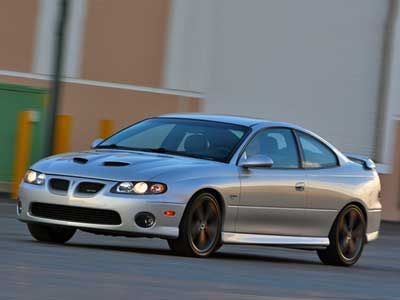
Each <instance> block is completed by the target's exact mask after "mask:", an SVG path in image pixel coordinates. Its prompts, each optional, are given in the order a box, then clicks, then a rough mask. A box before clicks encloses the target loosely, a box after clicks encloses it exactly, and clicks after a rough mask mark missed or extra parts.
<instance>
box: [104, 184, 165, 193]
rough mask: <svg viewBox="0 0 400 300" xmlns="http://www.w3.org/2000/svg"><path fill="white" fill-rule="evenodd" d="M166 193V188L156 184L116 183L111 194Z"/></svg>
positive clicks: (163, 185)
mask: <svg viewBox="0 0 400 300" xmlns="http://www.w3.org/2000/svg"><path fill="white" fill-rule="evenodd" d="M166 191H167V186H166V185H165V184H163V183H157V182H144V181H139V182H129V181H126V182H121V183H118V184H117V185H116V186H115V187H114V188H113V189H112V190H111V192H114V193H119V194H137V195H144V194H162V193H165V192H166Z"/></svg>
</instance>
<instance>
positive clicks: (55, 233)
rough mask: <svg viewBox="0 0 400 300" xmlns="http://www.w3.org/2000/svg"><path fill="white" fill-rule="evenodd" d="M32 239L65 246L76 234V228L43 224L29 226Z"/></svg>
mask: <svg viewBox="0 0 400 300" xmlns="http://www.w3.org/2000/svg"><path fill="white" fill-rule="evenodd" d="M28 229H29V232H30V233H31V235H32V237H33V238H35V239H36V240H38V241H39V242H46V243H55V244H64V243H66V242H68V241H69V240H70V239H71V238H72V237H73V235H74V234H75V232H76V229H75V228H69V227H60V226H49V225H42V224H33V223H29V224H28Z"/></svg>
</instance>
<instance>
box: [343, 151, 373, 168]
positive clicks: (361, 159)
mask: <svg viewBox="0 0 400 300" xmlns="http://www.w3.org/2000/svg"><path fill="white" fill-rule="evenodd" d="M343 154H344V155H346V156H347V158H348V159H350V160H351V161H353V162H355V163H358V164H360V165H362V166H363V167H364V168H365V169H367V170H374V169H376V165H375V163H374V161H373V160H372V159H370V158H369V157H367V156H364V155H358V154H354V153H348V152H345V153H343Z"/></svg>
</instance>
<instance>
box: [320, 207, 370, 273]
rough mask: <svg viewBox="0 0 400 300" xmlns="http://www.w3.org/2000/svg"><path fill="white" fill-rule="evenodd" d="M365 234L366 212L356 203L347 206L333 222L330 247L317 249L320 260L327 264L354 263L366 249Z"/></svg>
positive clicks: (341, 264)
mask: <svg viewBox="0 0 400 300" xmlns="http://www.w3.org/2000/svg"><path fill="white" fill-rule="evenodd" d="M365 234H366V221H365V216H364V213H363V212H362V211H361V209H360V208H359V207H358V206H356V205H349V206H346V207H345V208H344V209H343V210H342V211H341V212H340V214H339V215H338V217H337V218H336V221H335V223H334V224H333V227H332V229H331V232H330V234H329V246H328V248H327V249H325V250H317V252H318V256H319V258H320V260H321V261H322V262H323V263H324V264H326V265H333V266H345V267H350V266H352V265H354V264H355V263H356V262H357V261H358V259H359V258H360V257H361V254H362V251H363V249H364V244H365Z"/></svg>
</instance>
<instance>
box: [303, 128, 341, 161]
mask: <svg viewBox="0 0 400 300" xmlns="http://www.w3.org/2000/svg"><path fill="white" fill-rule="evenodd" d="M297 135H298V137H299V140H300V146H301V148H302V150H303V156H304V157H303V158H304V167H305V168H330V167H335V166H337V165H338V160H337V157H336V154H335V153H333V151H332V150H331V149H330V148H329V147H328V146H326V145H325V144H323V143H322V142H320V141H319V140H317V139H315V138H313V137H312V136H310V135H308V134H305V133H302V132H297Z"/></svg>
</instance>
